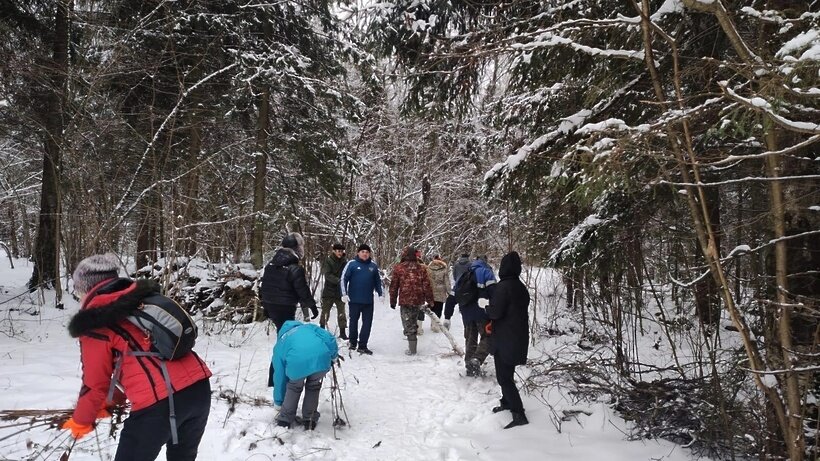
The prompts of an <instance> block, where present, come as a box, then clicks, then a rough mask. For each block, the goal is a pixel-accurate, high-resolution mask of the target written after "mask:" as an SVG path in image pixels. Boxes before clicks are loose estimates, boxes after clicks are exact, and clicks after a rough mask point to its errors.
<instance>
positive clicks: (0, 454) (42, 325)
mask: <svg viewBox="0 0 820 461" xmlns="http://www.w3.org/2000/svg"><path fill="white" fill-rule="evenodd" d="M16 266H17V267H18V269H15V270H14V271H10V270H9V269H2V268H0V302H1V301H3V300H4V299H7V298H8V297H10V296H12V295H15V294H18V293H20V292H21V291H22V287H23V286H24V284H25V281H26V280H27V277H28V275H30V273H31V268H30V266H28V265H27V264H25V262H23V261H21V262H20V263H19V264H17V265H16ZM46 301H47V302H46V307H43V308H42V309H41V311H40V313H39V314H37V315H32V312H33V309H31V304H33V303H34V302H35V301H34V298H30V299H29V300H28V301H26V300H25V299H23V300H22V302H20V303H18V302H17V301H15V302H14V303H10V304H11V305H8V304H7V305H5V307H6V309H4V310H2V318H0V332H1V333H4V334H0V410H10V409H34V408H38V409H58V408H71V407H72V406H73V405H74V402H75V399H76V395H77V391H78V390H79V388H80V376H81V373H82V370H81V369H80V366H79V347H78V346H77V343H76V341H75V340H72V339H71V338H70V337H69V336H68V334H67V332H66V325H67V323H68V320H69V318H70V317H71V315H73V314H74V313H75V312H76V311H77V309H78V306H77V303H76V302H74V301H72V300H69V301H67V302H66V309H65V310H57V309H54V308H53V307H48V306H52V305H53V301H49V300H48V299H47V300H46ZM27 303H28V304H27ZM9 308H13V309H9ZM27 309H28V310H27ZM333 321H334V320H332V321H331V322H333ZM429 325H430V323H429V320H427V321H426V322H425V326H424V328H425V333H424V335H423V336H421V337H420V338H419V354H418V355H417V356H414V357H408V356H406V355H405V354H404V351H405V349H406V347H407V346H406V341H405V339H404V336H403V335H402V334H401V321H400V320H399V313H398V311H393V310H391V309H390V308H389V307H387V306H386V305H384V304H383V301H381V300H379V301H377V305H376V307H375V314H374V321H373V331H372V335H371V339H370V341H369V347H370V348H371V349H372V350H373V351H374V355H372V356H362V355H359V354H358V353H357V352H353V353H350V352H349V351H348V349H347V347H346V345H345V346H343V347H342V348H341V350H342V352H343V354H344V355H345V358H346V360H345V361H344V362H343V363H342V365H341V368H340V369H339V380H340V387H341V392H342V396H343V399H344V403H345V407H346V409H347V415H348V417H349V420H350V426H348V427H344V428H340V429H338V430H337V432H336V436H337V438H335V439H334V435H333V428H332V426H331V422H332V416H331V400H330V383H329V380H330V378H329V377H328V378H327V379H326V381H325V385H324V386H323V389H322V395H321V399H320V403H319V411H320V412H321V413H322V417H321V419H320V421H319V424H318V427H317V429H316V431H313V432H306V431H304V430H303V429H301V428H295V429H291V430H288V429H283V428H280V427H278V426H276V425H275V424H274V422H273V421H274V417H275V411H274V409H273V407H272V405H271V404H270V401H271V390H270V389H269V388H267V387H266V378H265V375H266V373H267V369H268V363H269V360H270V354H271V349H272V346H273V344H274V341H275V338H274V336H273V333H272V329H271V328H270V326H269V325H268V324H267V323H255V324H251V325H241V326H236V327H226V326H224V325H206V326H205V327H203V328H202V331H201V334H200V339H199V340H198V341H197V346H196V350H197V352H198V353H199V354H200V355H201V356H202V357H203V358H204V359H205V360H206V361H207V362H208V364H209V366H210V367H211V369H212V371H213V372H214V377H213V378H212V380H211V383H212V388H213V390H214V398H213V399H212V406H211V417H210V421H209V424H208V427H207V429H206V433H205V437H204V439H203V441H202V443H201V444H200V455H199V458H198V459H199V460H203V461H210V460H220V461H225V460H227V461H245V460H259V461H262V460H273V459H299V460H338V461H346V460H351V461H353V460H355V461H364V460H414V461H415V460H441V461H457V460H488V461H489V460H508V459H516V460H538V461H541V460H591V459H605V460H630V461H631V460H649V459H663V460H684V459H690V455H689V453H688V452H687V451H686V450H685V449H683V448H681V447H679V446H676V445H674V444H672V443H669V442H665V441H654V440H649V441H642V442H628V441H626V440H625V435H624V433H625V432H627V431H628V426H627V424H626V423H625V422H624V421H623V420H622V419H621V418H619V417H618V416H617V415H614V414H613V412H612V411H611V410H610V409H609V407H608V406H607V405H606V404H605V403H603V402H601V403H576V402H572V401H571V400H570V399H569V398H567V397H566V396H565V395H564V392H563V390H562V389H558V388H555V389H549V390H548V391H547V392H546V393H545V394H544V395H543V396H531V395H526V394H523V393H522V397H523V399H524V406H525V408H526V409H527V416H528V417H529V419H530V424H529V425H528V426H523V427H518V428H514V429H511V430H503V429H502V428H503V426H504V425H505V424H506V423H507V422H508V421H509V420H510V415H509V413H508V412H502V413H499V414H493V413H492V412H491V408H492V407H493V406H494V405H496V404H497V401H498V400H497V399H498V398H499V396H500V394H499V389H498V386H497V384H496V383H495V378H494V372H493V368H492V360H491V359H490V360H488V363H485V365H484V370H485V371H486V372H487V375H486V376H485V377H483V378H478V379H475V378H467V377H464V376H463V375H464V364H463V359H462V358H461V357H458V356H456V355H454V354H453V353H452V351H451V348H450V345H449V342H448V341H447V339H446V338H445V336H444V335H443V334H441V333H432V332H431V331H430V327H429ZM331 326H332V327H335V325H334V324H333V323H331ZM452 333H453V336H454V337H455V338H456V340H457V341H459V342H460V343H461V344H463V328H462V325H461V319H460V317H459V314H458V313H456V315H455V316H454V317H453V322H452ZM542 347H544V348H547V349H548V348H551V347H552V348H554V347H560V344H556V343H553V342H550V341H544V342H543V344H542ZM540 353H541V352H539V351H537V350H532V349H531V352H530V357H531V358H535V357H538V355H539V354H540ZM527 372H528V371H527V370H526V369H524V370H521V373H523V374H526V373H527ZM225 390H231V391H235V392H236V393H237V394H238V395H239V396H240V397H241V398H242V401H241V402H240V403H238V404H237V405H236V407H235V410H234V411H233V412H229V405H228V403H227V402H226V400H225V399H224V398H220V397H219V394H220V392H223V391H225ZM536 397H537V398H536ZM253 399H257V400H259V401H263V403H262V404H261V405H258V404H257V405H254V404H252V401H253ZM539 400H545V401H547V402H549V403H550V405H552V406H553V407H554V408H555V410H556V411H559V412H560V411H561V410H562V409H564V408H582V409H583V410H585V411H588V412H590V413H591V416H583V415H582V416H581V417H580V419H579V420H577V421H575V420H572V421H569V422H564V423H563V425H562V427H561V432H558V430H557V429H556V427H555V425H554V424H553V423H552V422H551V414H552V413H551V411H550V409H549V408H548V407H546V406H545V405H544V404H543V403H541V402H540V401H539ZM109 428H110V424H109V423H108V422H102V423H101V424H100V425H99V426H98V428H97V430H96V434H95V435H93V436H89V437H86V438H84V439H82V440H81V441H79V442H78V443H77V445H76V447H75V448H74V451H73V453H72V455H71V460H72V461H82V460H89V461H90V460H107V459H112V458H113V455H114V452H115V451H116V443H117V442H116V440H112V439H110V438H108V437H107V433H108V430H109ZM9 433H10V431H9V430H8V429H0V439H2V438H3V437H4V436H5V435H8V434H9ZM54 440H57V442H54ZM61 443H66V444H67V443H68V439H67V437H66V436H65V432H62V431H60V432H58V431H55V430H53V429H49V430H45V429H34V430H30V431H28V432H26V433H22V434H20V435H18V436H14V437H11V438H9V439H7V440H2V441H0V460H22V459H32V458H34V456H35V455H37V454H40V455H41V456H40V458H39V459H54V458H55V455H54V453H56V452H55V451H53V450H44V446H46V445H50V446H51V447H52V448H54V446H55V445H57V447H56V448H59V445H60V444H61ZM60 453H61V451H60ZM56 456H59V455H56ZM159 459H164V454H161V455H160V458H159Z"/></svg>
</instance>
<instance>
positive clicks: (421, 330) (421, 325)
mask: <svg viewBox="0 0 820 461" xmlns="http://www.w3.org/2000/svg"><path fill="white" fill-rule="evenodd" d="M416 325H418V329H417V330H416V335H418V336H421V335H423V334H424V320H418V321H416Z"/></svg>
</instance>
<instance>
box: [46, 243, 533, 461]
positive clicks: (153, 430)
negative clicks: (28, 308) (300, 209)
mask: <svg viewBox="0 0 820 461" xmlns="http://www.w3.org/2000/svg"><path fill="white" fill-rule="evenodd" d="M371 254H372V250H371V248H370V247H369V246H368V245H366V244H362V245H359V246H358V247H357V249H356V256H355V257H354V258H353V259H351V260H349V261H348V260H347V259H346V257H345V247H344V246H343V245H341V244H338V243H337V244H334V245H333V247H332V249H331V252H330V254H329V255H328V256H327V257H326V258H325V259H324V260H323V261H322V265H321V268H322V275H323V276H324V280H325V283H324V286H323V289H322V292H321V305H320V306H317V303H316V300H315V299H314V297H313V295H312V293H311V290H310V288H309V285H308V281H307V278H306V274H305V269H304V267H303V261H304V255H305V253H304V239H303V238H302V236H301V235H300V234H298V233H289V234H287V235H286V236H285V237H284V238H283V239H282V242H281V244H280V246H279V247H278V248H276V251H275V253H274V255H273V257H272V258H271V260H270V262H268V264H267V265H266V266H265V268H264V272H263V275H262V279H261V282H262V283H261V287H260V291H259V295H260V298H261V301H262V306H263V308H264V311H265V313H266V315H267V317H268V318H269V319H270V320H271V321H272V322H273V324H274V325H275V327H276V330H277V340H276V344H275V345H274V348H273V356H272V359H271V364H270V370H269V374H268V380H269V384H270V385H272V386H273V400H274V405H275V406H276V407H278V408H279V412H278V414H277V416H276V423H277V424H278V425H279V426H282V427H293V426H294V425H295V424H301V425H303V426H304V428H305V429H306V430H313V429H314V428H315V427H316V424H317V422H318V420H319V416H320V414H319V411H318V403H319V393H320V390H321V388H322V382H323V379H324V378H325V376H326V374H327V373H328V372H329V371H330V369H331V367H332V364H333V362H334V361H335V360H336V359H337V357H338V356H339V347H338V344H337V338H336V336H335V335H334V334H333V333H331V332H330V331H328V322H329V320H330V314H331V311H332V309H333V308H334V307H335V308H336V319H337V324H338V328H339V338H341V339H342V340H347V341H348V347H349V348H350V350H351V351H358V352H359V353H360V354H363V355H372V354H373V352H372V350H371V349H370V348H369V339H370V332H371V328H372V323H373V310H374V293H375V294H376V295H378V296H379V297H383V296H384V289H383V286H382V275H381V272H380V270H379V267H378V265H377V264H376V262H375V261H373V259H372V256H371ZM120 266H121V263H120V261H119V259H118V258H117V257H116V256H115V255H113V254H111V253H108V254H105V255H94V256H90V257H88V258H86V259H84V260H82V261H81V262H80V263H79V264H78V265H77V268H76V270H75V271H74V274H73V282H74V289H75V292H76V293H77V294H78V295H79V296H80V298H81V300H80V303H81V307H80V311H79V312H78V313H77V314H76V315H75V316H74V317H73V318H72V319H71V322H70V324H69V332H70V333H71V335H72V336H73V337H77V338H79V341H80V349H81V361H82V367H83V376H82V383H83V384H82V388H81V390H80V394H79V398H78V401H77V405H76V407H75V409H74V411H73V414H72V416H71V418H70V419H69V420H68V421H66V422H65V424H64V425H63V426H62V427H63V428H64V429H67V430H69V431H70V433H71V435H72V437H74V438H75V439H80V438H82V437H84V436H85V435H87V434H88V433H89V432H91V431H92V430H93V427H94V425H95V423H96V421H97V420H98V419H101V418H107V417H110V416H111V409H112V408H113V407H114V406H116V405H118V404H120V403H123V402H125V401H126V400H127V401H129V402H130V403H131V411H130V415H129V417H128V418H127V419H126V420H125V423H124V425H123V429H122V432H121V435H120V442H119V445H118V447H117V453H116V456H115V461H128V460H148V459H155V458H156V456H157V455H158V454H159V452H160V450H161V449H162V447H163V446H166V447H167V448H166V452H167V456H168V459H174V460H182V461H186V460H194V459H196V456H197V450H198V446H199V442H200V440H201V438H202V435H203V433H204V431H205V426H206V424H207V421H208V415H209V412H210V394H211V389H210V380H209V378H210V376H211V371H210V370H209V369H208V367H207V365H206V364H205V362H204V361H203V360H202V359H201V358H200V357H199V356H198V355H197V354H196V352H194V351H193V349H192V347H193V339H191V340H190V341H189V344H187V347H186V345H183V346H180V345H179V344H177V345H174V346H173V347H172V349H173V352H174V355H173V356H168V357H166V356H164V355H162V354H160V353H158V352H157V347H158V344H157V341H156V338H152V335H151V334H149V333H148V330H146V329H145V328H146V326H145V325H144V323H142V322H144V321H145V319H149V320H151V317H150V315H148V314H144V313H142V311H145V312H147V311H148V310H149V309H148V307H149V306H152V305H153V304H160V305H166V306H171V308H170V309H169V311H168V312H171V313H172V314H177V310H175V309H173V306H177V307H179V306H178V305H176V304H175V303H174V302H173V301H172V300H170V299H169V298H165V297H164V296H162V295H161V294H160V287H159V285H158V284H157V283H156V282H153V281H149V280H132V279H129V278H122V277H120V276H119V268H120ZM447 267H448V266H447V263H446V262H445V261H443V260H442V259H441V258H440V257H439V256H435V257H434V258H433V259H432V261H431V262H430V264H429V265H425V264H424V263H423V262H422V258H421V252H420V251H418V250H417V249H416V248H414V247H412V246H408V247H406V248H405V249H404V251H403V252H402V255H401V260H400V261H399V263H398V264H396V266H395V267H394V268H393V270H392V272H391V279H390V283H389V303H390V307H391V308H393V309H395V308H396V307H397V306H398V307H399V310H400V315H401V319H402V330H403V333H404V335H405V337H406V339H407V343H408V349H407V354H410V355H413V354H416V353H417V350H418V335H419V334H421V331H420V327H421V324H422V319H423V318H424V317H423V316H424V314H425V313H428V314H433V315H434V317H431V322H432V324H431V328H432V331H438V330H439V329H441V328H444V329H449V328H450V319H451V317H452V315H453V313H454V310H455V305H456V304H458V305H459V309H460V311H461V316H462V320H463V322H464V337H465V345H466V347H465V349H466V356H465V364H466V368H467V374H468V376H479V375H480V368H481V365H482V363H483V362H484V361H485V359H486V358H487V355H488V354H493V356H494V360H495V369H496V378H497V381H498V384H499V385H500V387H501V392H502V397H501V400H500V404H499V405H498V406H497V407H495V408H493V409H492V411H493V412H498V411H505V410H509V411H511V412H512V415H513V421H512V422H510V423H509V424H508V425H507V426H506V428H510V427H514V426H518V425H522V424H527V423H528V421H527V419H526V416H525V413H524V408H523V404H522V402H521V397H520V395H519V393H518V389H517V388H516V386H515V381H514V374H515V367H516V366H517V365H522V364H524V363H525V362H526V358H527V347H528V342H529V339H528V338H529V327H528V307H529V302H530V298H529V294H528V290H527V288H526V286H524V284H523V283H522V282H521V281H520V278H519V276H520V274H521V259H520V257H519V255H518V253H516V252H511V253H508V254H506V255H505V256H504V257H503V258H502V260H501V266H500V269H499V279H500V280H499V279H496V277H495V275H494V273H493V270H492V268H491V267H490V266H489V265H488V264H487V262H486V258H476V259H474V260H472V261H471V260H470V258H469V255H467V254H462V255H461V257H460V258H458V260H457V261H456V262H455V263H454V264H453V269H452V276H453V278H452V280H451V278H450V274H448V272H447ZM465 284H474V285H475V286H474V289H475V290H476V296H475V299H470V300H469V302H465V301H464V299H462V300H461V302H459V299H458V298H457V296H456V293H458V292H460V289H461V291H466V290H463V288H464V287H465ZM297 306H298V307H300V308H301V309H302V312H303V316H304V319H305V320H306V321H305V322H302V321H298V320H296V310H297ZM319 307H321V312H320V311H319ZM178 311H182V308H181V307H179V309H178ZM348 314H349V315H348ZM442 314H443V316H444V320H443V321H440V320H439V319H440V318H441V317H442ZM181 315H182V316H187V313H183V314H181ZM159 317H163V318H161V319H160V321H162V322H171V323H173V322H174V321H175V319H173V318H172V317H173V315H170V316H169V315H164V316H163V315H159ZM316 317H319V324H318V325H316V324H313V323H310V320H309V319H315V318H316ZM138 318H142V320H135V319H138ZM177 320H180V321H179V322H177V323H179V324H180V325H183V326H184V325H187V324H186V323H185V322H184V320H185V319H184V318H183V319H177ZM188 320H190V319H188ZM152 321H154V322H156V319H153V320H152ZM360 322H361V323H360ZM163 328H165V327H164V326H163ZM190 329H191V327H187V328H186V329H185V331H184V332H179V333H178V334H179V335H180V338H177V339H178V340H179V341H183V339H182V338H181V337H182V336H183V335H188V336H190V335H191V333H192V332H191V331H190ZM193 329H194V331H193V336H191V338H195V336H196V331H195V329H196V326H195V325H193ZM180 344H182V343H180ZM303 393H304V399H302V412H301V417H299V416H298V415H297V409H298V407H299V400H300V399H301V397H302V394H303Z"/></svg>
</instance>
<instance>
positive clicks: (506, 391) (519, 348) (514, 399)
mask: <svg viewBox="0 0 820 461" xmlns="http://www.w3.org/2000/svg"><path fill="white" fill-rule="evenodd" d="M520 275H521V257H520V256H519V255H518V253H517V252H515V251H513V252H510V253H507V254H506V255H504V257H503V258H502V259H501V267H500V269H499V271H498V276H499V278H500V279H501V281H500V282H498V283H497V284H496V286H495V293H494V295H493V298H492V299H491V300H490V305H489V306H487V316H488V317H490V321H491V323H490V324H489V325H488V327H487V329H488V331H490V332H491V334H490V353H491V354H493V358H494V360H495V375H496V380H497V381H498V385H499V386H501V404H500V405H499V406H497V407H495V408H493V413H497V412H500V411H504V410H510V412H511V413H512V416H513V420H512V422H511V423H509V424H507V426H505V427H504V429H509V428H511V427H515V426H522V425H524V424H528V423H529V421H527V416H526V415H525V413H524V404H523V403H522V402H521V395H520V394H519V393H518V388H517V387H516V386H515V367H516V365H524V364H525V363H527V349H528V348H529V331H530V327H529V305H530V293H529V290H527V287H526V286H525V285H524V284H523V283H522V282H521V280H520V279H519V276H520Z"/></svg>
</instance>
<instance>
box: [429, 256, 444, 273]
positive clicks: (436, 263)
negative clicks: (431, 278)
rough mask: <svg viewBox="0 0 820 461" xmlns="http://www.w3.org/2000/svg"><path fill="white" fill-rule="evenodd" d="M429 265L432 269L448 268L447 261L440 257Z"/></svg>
mask: <svg viewBox="0 0 820 461" xmlns="http://www.w3.org/2000/svg"><path fill="white" fill-rule="evenodd" d="M427 267H429V268H430V270H434V271H440V270H444V269H447V263H446V262H444V261H442V260H440V259H434V260H432V261H430V264H428V265H427Z"/></svg>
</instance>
